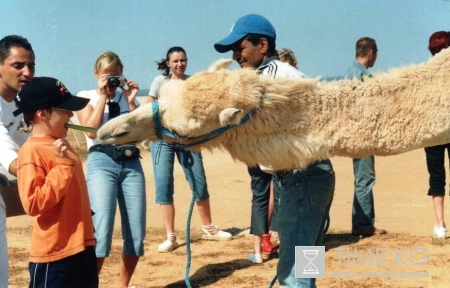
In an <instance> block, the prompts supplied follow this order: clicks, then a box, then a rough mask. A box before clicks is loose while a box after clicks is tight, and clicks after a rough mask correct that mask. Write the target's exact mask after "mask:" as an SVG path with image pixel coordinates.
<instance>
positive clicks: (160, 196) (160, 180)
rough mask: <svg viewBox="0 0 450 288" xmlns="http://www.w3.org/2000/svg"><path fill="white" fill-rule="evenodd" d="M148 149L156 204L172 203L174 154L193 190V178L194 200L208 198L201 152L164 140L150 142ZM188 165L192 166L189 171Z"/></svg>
mask: <svg viewBox="0 0 450 288" xmlns="http://www.w3.org/2000/svg"><path fill="white" fill-rule="evenodd" d="M150 151H151V153H152V159H153V174H154V177H155V193H156V197H155V198H156V199H155V202H156V203H157V204H163V205H167V204H172V203H173V193H174V179H173V165H174V163H175V155H177V158H178V162H179V163H180V165H181V167H183V171H184V175H186V179H187V180H188V182H189V186H190V187H191V189H192V190H194V178H195V188H196V191H197V193H196V195H195V201H204V200H207V199H209V193H208V186H207V184H206V175H205V169H204V168H203V158H202V154H201V153H196V152H190V151H187V150H184V149H179V148H175V147H173V146H170V145H169V144H167V142H166V141H158V142H152V143H150ZM190 167H192V168H191V171H190V169H189V168H190ZM191 172H192V175H191Z"/></svg>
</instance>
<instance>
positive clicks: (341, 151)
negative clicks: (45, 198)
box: [97, 49, 450, 169]
mask: <svg viewBox="0 0 450 288" xmlns="http://www.w3.org/2000/svg"><path fill="white" fill-rule="evenodd" d="M224 65H227V64H226V63H225V64H223V62H219V63H216V64H215V68H216V69H217V68H221V67H223V66H224ZM212 70H214V68H213V69H212ZM449 81H450V49H445V50H443V51H442V52H441V53H438V54H437V55H435V56H434V57H433V58H430V60H429V61H428V62H426V63H422V64H419V65H411V66H408V67H403V68H397V69H393V70H391V71H389V72H388V73H378V74H375V75H374V77H373V78H365V79H364V82H359V81H357V80H343V81H334V82H320V81H319V80H318V79H269V78H266V77H261V76H258V75H257V74H256V73H255V71H253V70H247V69H239V70H233V71H228V70H226V69H219V70H217V71H213V72H201V73H196V74H194V75H193V76H191V77H190V78H189V79H188V80H186V81H184V82H183V81H170V82H168V84H167V85H165V87H163V89H162V90H161V95H162V97H161V98H160V110H159V112H160V115H161V119H162V120H161V121H162V123H163V125H164V126H165V127H167V128H169V129H170V130H171V131H173V132H176V133H177V134H178V135H180V136H186V137H194V136H198V135H202V134H206V133H208V132H210V131H212V130H214V129H216V128H218V127H221V126H224V125H227V124H230V123H236V122H238V121H240V119H241V118H242V117H243V116H245V115H246V114H247V113H249V111H251V110H252V109H253V108H255V107H256V108H257V111H256V113H255V114H254V115H253V117H252V118H251V119H250V120H249V121H248V122H247V123H245V124H243V125H239V126H236V127H234V128H232V129H230V130H228V131H227V132H226V133H224V134H223V135H222V136H220V137H218V138H216V139H214V140H211V141H209V142H206V143H203V144H201V145H199V146H197V147H194V148H193V149H195V148H198V149H200V148H208V149H212V148H215V147H221V148H224V149H225V150H228V151H229V153H230V154H231V156H232V157H233V158H235V159H238V160H241V161H243V162H244V163H246V164H247V165H255V164H256V163H260V164H263V165H271V166H273V167H274V168H275V169H288V168H293V167H298V168H305V167H306V166H307V165H308V164H310V163H313V162H315V161H318V160H321V159H326V158H329V157H332V156H346V157H351V158H359V157H364V156H369V155H381V156H387V155H395V154H399V153H403V152H406V151H409V150H413V149H417V148H421V147H427V146H432V145H437V144H443V143H448V142H450V120H449V115H450V89H449V88H448V87H449ZM262 94H264V95H266V97H267V98H264V97H262V96H261V95H262ZM97 135H98V138H99V139H101V140H103V141H104V142H105V143H127V142H138V141H141V140H144V139H146V138H148V139H150V140H152V141H155V140H157V138H156V136H155V131H154V129H153V120H152V108H151V105H144V106H143V107H141V108H138V109H137V110H135V111H133V112H131V113H130V114H127V115H124V116H122V117H119V118H116V119H113V120H111V121H109V122H108V123H106V125H104V126H103V127H102V128H101V129H100V130H99V131H98V133H97ZM176 142H179V143H185V142H186V141H183V140H181V139H179V140H176ZM187 142H189V141H187Z"/></svg>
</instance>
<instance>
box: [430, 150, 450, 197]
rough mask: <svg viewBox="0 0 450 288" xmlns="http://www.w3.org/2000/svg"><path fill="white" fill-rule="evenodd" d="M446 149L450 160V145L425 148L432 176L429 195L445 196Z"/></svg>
mask: <svg viewBox="0 0 450 288" xmlns="http://www.w3.org/2000/svg"><path fill="white" fill-rule="evenodd" d="M445 149H447V154H448V157H449V159H450V144H444V145H437V146H432V147H426V148H425V154H426V158H427V169H428V173H429V174H430V178H429V185H430V188H429V189H428V195H430V196H445Z"/></svg>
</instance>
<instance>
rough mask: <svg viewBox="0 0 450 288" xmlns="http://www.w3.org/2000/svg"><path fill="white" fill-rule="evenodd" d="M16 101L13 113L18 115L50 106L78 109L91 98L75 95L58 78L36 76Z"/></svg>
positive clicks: (24, 87) (26, 85)
mask: <svg viewBox="0 0 450 288" xmlns="http://www.w3.org/2000/svg"><path fill="white" fill-rule="evenodd" d="M14 102H16V105H17V107H18V109H17V110H16V111H14V112H13V114H14V116H17V115H19V114H20V113H33V112H36V111H37V110H40V109H48V108H59V109H64V110H69V111H78V110H81V109H83V108H84V107H85V106H86V105H87V104H88V103H89V99H87V98H83V97H77V96H73V95H72V94H71V93H70V92H69V91H68V90H67V88H66V86H64V84H63V83H62V82H61V81H59V80H58V79H55V78H51V77H34V78H32V79H31V80H30V81H28V82H27V84H25V86H23V87H22V89H21V90H20V91H19V93H18V94H17V96H16V98H14Z"/></svg>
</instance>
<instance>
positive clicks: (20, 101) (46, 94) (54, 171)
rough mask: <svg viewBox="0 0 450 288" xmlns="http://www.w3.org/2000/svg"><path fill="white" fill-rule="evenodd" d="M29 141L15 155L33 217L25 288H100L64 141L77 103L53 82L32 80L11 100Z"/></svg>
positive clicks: (82, 102) (85, 212)
mask: <svg viewBox="0 0 450 288" xmlns="http://www.w3.org/2000/svg"><path fill="white" fill-rule="evenodd" d="M14 101H15V102H16V104H17V106H18V109H17V110H16V111H15V112H14V114H15V115H18V114H20V113H23V121H24V126H23V128H22V129H23V130H24V131H25V132H29V133H31V134H30V137H29V138H28V140H27V142H25V144H24V145H23V146H22V148H21V149H20V151H19V158H18V165H17V166H18V171H17V178H18V186H19V194H20V199H21V201H22V205H23V207H24V209H25V212H26V213H27V214H29V215H31V216H34V217H35V222H34V227H33V235H32V238H31V248H30V262H29V270H30V277H31V280H30V286H29V287H98V275H97V264H96V263H97V261H96V256H95V250H94V245H95V238H94V227H93V223H92V214H91V208H90V204H89V196H88V193H87V186H86V180H85V177H84V173H83V167H82V164H81V161H80V159H79V158H78V156H77V155H76V154H75V152H74V151H73V150H72V147H71V146H70V144H69V142H68V141H67V140H66V139H64V138H65V137H66V136H67V131H68V129H67V128H66V127H65V125H66V124H67V123H68V122H69V120H70V117H72V116H73V112H72V111H78V110H80V109H82V108H84V107H85V106H86V105H87V104H88V102H89V99H84V98H81V97H76V96H73V95H71V94H70V92H69V91H67V89H66V87H65V86H64V85H63V84H62V83H61V82H60V81H58V80H57V79H54V78H50V77H35V78H33V79H31V80H30V81H29V82H28V83H27V84H26V85H25V86H24V87H23V88H22V89H21V90H20V91H19V93H18V95H17V96H16V98H15V99H14Z"/></svg>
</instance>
